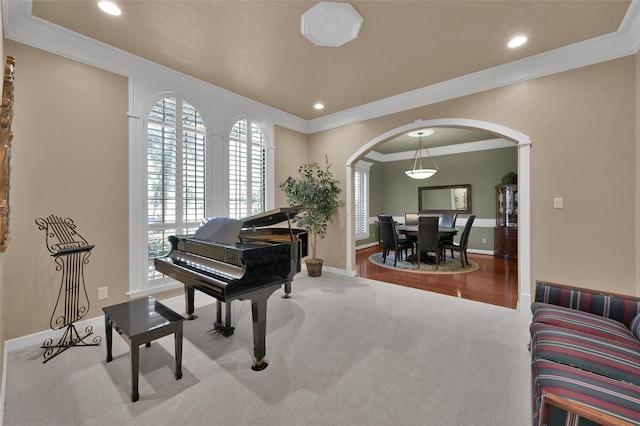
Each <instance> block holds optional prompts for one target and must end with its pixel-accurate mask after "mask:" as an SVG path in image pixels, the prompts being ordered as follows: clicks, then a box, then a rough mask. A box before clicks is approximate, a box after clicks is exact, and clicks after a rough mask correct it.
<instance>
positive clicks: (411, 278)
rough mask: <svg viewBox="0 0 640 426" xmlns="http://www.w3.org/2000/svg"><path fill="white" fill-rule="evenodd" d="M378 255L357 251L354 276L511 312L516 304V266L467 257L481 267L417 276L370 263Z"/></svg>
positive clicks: (485, 257)
mask: <svg viewBox="0 0 640 426" xmlns="http://www.w3.org/2000/svg"><path fill="white" fill-rule="evenodd" d="M379 251H381V249H380V248H379V247H370V248H366V249H362V250H357V251H356V265H357V269H356V275H358V276H359V277H363V278H370V279H372V280H377V281H384V282H388V283H391V284H397V285H403V286H407V287H413V288H419V289H422V290H428V291H433V292H435V293H441V294H447V295H450V296H455V297H460V298H463V299H470V300H475V301H478V302H484V303H490V304H492V305H498V306H505V307H507V308H512V309H515V308H516V305H517V303H518V262H514V261H507V260H503V259H499V258H496V257H494V256H489V255H483V254H473V253H469V260H470V261H473V262H476V263H477V264H478V265H479V266H480V267H479V268H478V270H476V271H474V272H471V273H466V274H418V273H415V272H403V271H400V270H394V269H390V268H383V267H381V266H377V265H374V264H373V263H371V262H369V256H371V255H372V254H374V253H377V252H379Z"/></svg>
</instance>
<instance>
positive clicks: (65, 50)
mask: <svg viewBox="0 0 640 426" xmlns="http://www.w3.org/2000/svg"><path fill="white" fill-rule="evenodd" d="M31 6H32V1H31V0H20V1H15V0H2V12H3V26H4V36H5V37H6V38H8V39H11V40H14V41H17V42H19V43H23V44H26V45H29V46H32V47H36V48H38V49H41V50H45V51H47V52H51V53H55V54H57V55H60V56H63V57H65V58H69V59H73V60H75V61H78V62H82V63H85V64H88V65H91V66H95V67H97V68H101V69H104V70H106V71H109V72H113V73H115V74H120V75H123V76H126V77H129V78H130V79H131V78H133V77H135V76H136V75H137V76H138V78H139V76H140V75H154V76H159V78H161V79H163V80H164V81H174V82H177V84H179V85H181V86H184V87H196V88H197V89H198V90H199V91H202V92H206V93H207V94H208V96H211V97H212V98H215V99H218V100H220V101H221V102H225V103H230V104H234V105H242V106H243V108H244V109H246V110H248V111H258V112H259V114H260V115H263V116H264V117H268V118H270V119H271V120H273V122H274V123H276V124H278V125H280V126H283V127H286V128H289V129H292V130H295V131H298V132H301V133H307V129H308V122H307V120H304V119H302V118H299V117H296V116H294V115H292V114H289V113H286V112H283V111H280V110H278V109H276V108H273V107H271V106H269V105H265V104H262V103H260V102H257V101H254V100H252V99H249V98H246V97H244V96H240V95H238V94H236V93H233V92H231V91H228V90H226V89H222V88H220V87H217V86H214V85H212V84H209V83H205V82H203V81H202V80H198V79H196V78H194V77H191V76H189V75H186V74H183V73H180V72H177V71H175V70H172V69H170V68H167V67H164V66H162V65H159V64H156V63H155V62H151V61H148V60H146V59H143V58H140V57H138V56H135V55H132V54H131V53H128V52H125V51H123V50H120V49H117V48H115V47H113V46H109V45H107V44H105V43H102V42H99V41H97V40H94V39H92V38H89V37H86V36H84V35H82V34H78V33H76V32H73V31H70V30H68V29H66V28H63V27H61V26H59V25H56V24H53V23H51V22H48V21H45V20H44V19H41V18H38V17H35V16H33V15H32V14H31Z"/></svg>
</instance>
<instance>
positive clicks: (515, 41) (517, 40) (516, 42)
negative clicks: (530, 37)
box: [507, 36, 527, 49]
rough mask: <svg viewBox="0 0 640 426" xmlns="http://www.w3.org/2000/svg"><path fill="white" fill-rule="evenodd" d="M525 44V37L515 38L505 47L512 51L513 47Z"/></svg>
mask: <svg viewBox="0 0 640 426" xmlns="http://www.w3.org/2000/svg"><path fill="white" fill-rule="evenodd" d="M526 42H527V38H526V37H525V36H517V37H514V38H512V39H511V41H509V44H507V46H509V47H510V48H512V49H513V48H514V47H520V46H522V45H523V44H525V43H526Z"/></svg>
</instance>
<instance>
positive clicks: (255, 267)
mask: <svg viewBox="0 0 640 426" xmlns="http://www.w3.org/2000/svg"><path fill="white" fill-rule="evenodd" d="M299 211H300V209H298V208H295V207H287V208H279V209H275V210H271V211H268V212H265V213H260V214H258V215H255V216H251V217H248V218H245V219H241V220H234V219H230V218H214V219H211V220H209V221H206V222H205V223H204V224H203V225H201V226H200V228H199V229H198V230H197V231H196V233H195V234H194V235H193V236H189V237H187V236H171V237H169V241H170V243H171V251H170V253H169V254H168V255H167V256H165V257H160V258H157V259H155V261H154V265H155V268H156V270H158V271H159V272H162V273H163V274H165V275H168V276H170V277H172V278H174V279H176V280H178V281H180V282H182V283H183V284H184V288H185V299H186V313H187V319H194V318H195V315H194V314H193V313H194V303H193V302H194V292H195V290H199V291H201V292H203V293H205V294H207V295H209V296H212V297H214V298H215V299H216V301H217V320H216V322H215V323H214V326H215V328H216V329H217V330H219V331H220V332H221V333H222V334H224V335H225V336H229V335H231V334H233V330H234V328H233V327H232V326H231V313H230V305H231V301H233V300H251V316H252V320H253V353H254V356H255V358H256V361H255V363H254V364H253V365H252V367H251V368H252V369H253V370H255V371H260V370H263V369H265V368H266V367H267V365H268V364H267V362H266V361H265V360H264V356H265V352H266V348H265V336H266V322H267V299H268V298H269V297H270V296H271V294H273V292H275V291H276V290H277V289H279V288H281V287H282V286H283V285H284V292H285V295H284V297H289V295H290V293H291V281H292V280H293V276H294V275H295V274H296V273H297V272H300V264H301V262H300V260H301V258H302V257H304V256H306V255H307V234H306V232H305V231H303V230H301V229H294V228H292V227H291V219H293V218H294V217H295V216H296V215H297V214H298V212H299ZM285 221H286V222H287V224H288V227H287V228H278V227H273V226H274V225H277V224H279V223H282V222H285ZM223 303H224V304H225V316H226V319H225V321H224V323H223V321H222V304H223Z"/></svg>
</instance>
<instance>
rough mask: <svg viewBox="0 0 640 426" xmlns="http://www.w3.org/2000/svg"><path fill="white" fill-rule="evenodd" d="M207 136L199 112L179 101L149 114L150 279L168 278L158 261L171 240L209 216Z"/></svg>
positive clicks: (172, 100)
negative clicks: (206, 213) (158, 265)
mask: <svg viewBox="0 0 640 426" xmlns="http://www.w3.org/2000/svg"><path fill="white" fill-rule="evenodd" d="M205 134H206V129H205V126H204V122H203V120H202V117H201V116H200V114H199V113H198V111H197V110H196V109H195V108H194V107H193V105H191V104H189V103H188V102H186V101H184V100H182V99H180V98H179V97H165V98H162V99H160V100H158V101H157V102H156V103H155V104H153V106H152V108H151V111H150V112H149V113H148V115H147V224H148V229H147V248H148V250H147V254H148V255H147V262H148V280H149V281H153V280H160V279H162V278H163V275H162V274H161V273H159V272H157V271H156V270H155V268H154V265H153V261H154V259H155V258H156V257H159V256H164V255H166V254H167V253H168V252H169V250H170V245H169V243H168V240H167V239H168V237H169V236H170V235H188V234H192V233H194V232H195V230H196V229H197V228H198V226H199V224H200V222H201V221H202V219H203V218H204V217H205V207H206V199H205V198H206V156H205V142H206V141H205ZM151 285H153V284H151Z"/></svg>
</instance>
